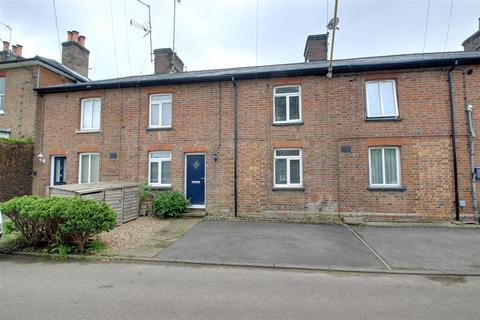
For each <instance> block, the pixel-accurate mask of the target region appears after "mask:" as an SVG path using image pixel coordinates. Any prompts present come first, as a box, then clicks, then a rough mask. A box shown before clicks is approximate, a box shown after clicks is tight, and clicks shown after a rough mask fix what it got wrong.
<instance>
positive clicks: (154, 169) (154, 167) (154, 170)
mask: <svg viewBox="0 0 480 320" xmlns="http://www.w3.org/2000/svg"><path fill="white" fill-rule="evenodd" d="M150 183H158V162H150Z"/></svg>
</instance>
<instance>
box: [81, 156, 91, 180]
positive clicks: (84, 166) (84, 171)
mask: <svg viewBox="0 0 480 320" xmlns="http://www.w3.org/2000/svg"><path fill="white" fill-rule="evenodd" d="M88 159H89V157H88V155H87V154H84V155H81V156H80V167H81V168H80V174H81V176H80V183H88V175H89V174H88Z"/></svg>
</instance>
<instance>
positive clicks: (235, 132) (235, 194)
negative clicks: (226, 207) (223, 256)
mask: <svg viewBox="0 0 480 320" xmlns="http://www.w3.org/2000/svg"><path fill="white" fill-rule="evenodd" d="M232 84H233V87H232V99H233V213H234V216H235V217H237V216H238V212H237V211H238V205H237V202H238V192H237V144H238V130H237V95H238V92H237V91H238V87H237V83H236V82H235V77H232Z"/></svg>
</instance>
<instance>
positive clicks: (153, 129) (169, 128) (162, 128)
mask: <svg viewBox="0 0 480 320" xmlns="http://www.w3.org/2000/svg"><path fill="white" fill-rule="evenodd" d="M166 130H172V127H160V128H151V127H148V128H147V131H166Z"/></svg>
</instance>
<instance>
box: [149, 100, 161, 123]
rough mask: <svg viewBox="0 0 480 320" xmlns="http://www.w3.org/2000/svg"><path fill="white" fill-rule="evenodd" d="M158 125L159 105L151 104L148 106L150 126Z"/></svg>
mask: <svg viewBox="0 0 480 320" xmlns="http://www.w3.org/2000/svg"><path fill="white" fill-rule="evenodd" d="M159 125H160V105H159V104H152V105H151V106H150V126H152V127H153V126H159Z"/></svg>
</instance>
